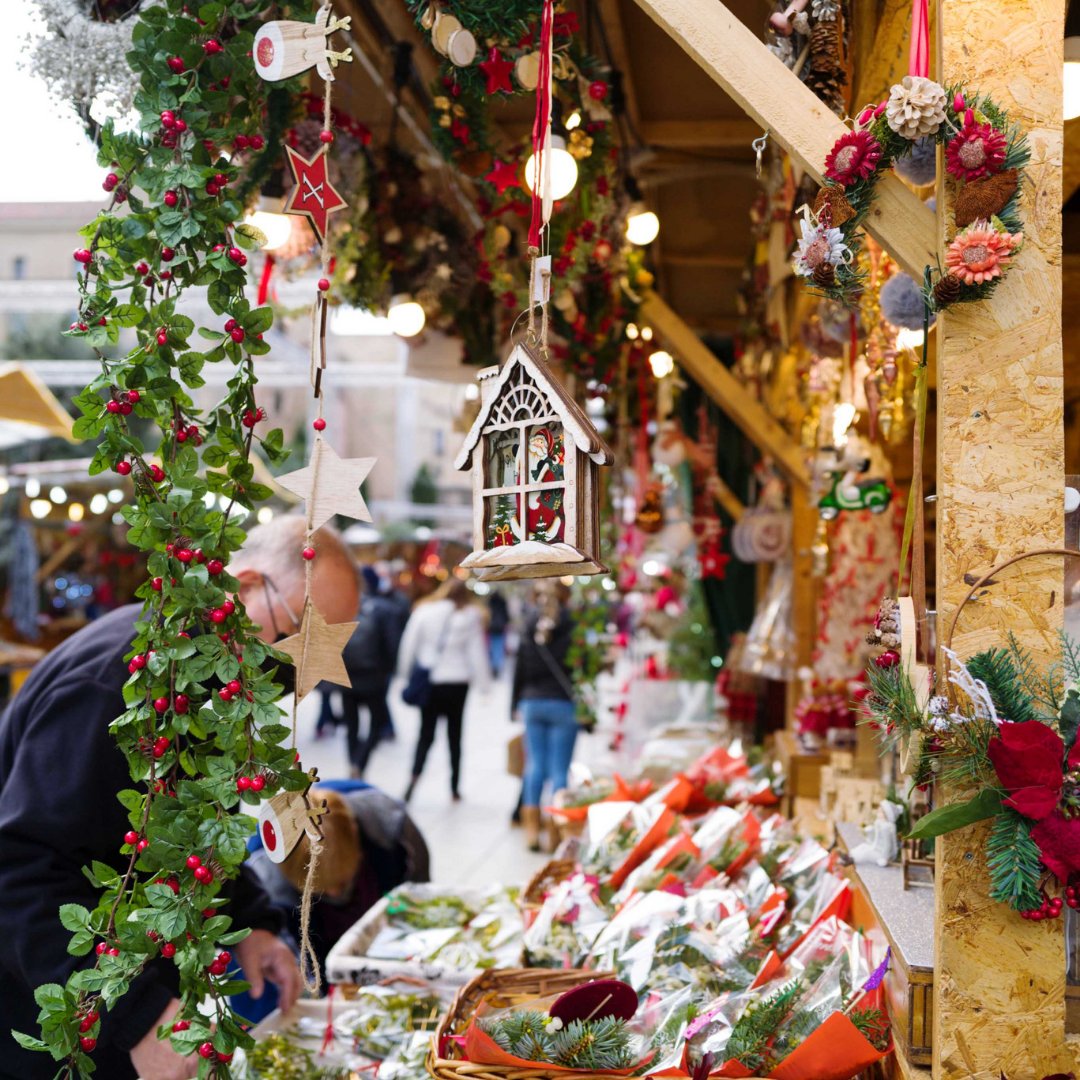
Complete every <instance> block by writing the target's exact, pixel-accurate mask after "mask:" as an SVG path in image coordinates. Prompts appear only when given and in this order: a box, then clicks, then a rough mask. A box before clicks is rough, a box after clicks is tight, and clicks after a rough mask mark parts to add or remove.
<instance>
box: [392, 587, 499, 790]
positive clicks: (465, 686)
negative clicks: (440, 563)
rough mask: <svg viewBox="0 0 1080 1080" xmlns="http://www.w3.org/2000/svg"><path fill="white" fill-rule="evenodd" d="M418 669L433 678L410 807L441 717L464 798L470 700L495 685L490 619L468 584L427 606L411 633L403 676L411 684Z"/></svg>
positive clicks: (405, 641)
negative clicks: (464, 731)
mask: <svg viewBox="0 0 1080 1080" xmlns="http://www.w3.org/2000/svg"><path fill="white" fill-rule="evenodd" d="M415 665H419V666H420V667H422V668H426V669H427V671H428V672H429V673H430V681H431V687H430V693H429V695H428V698H427V701H426V703H425V704H424V705H422V706H421V709H420V739H419V741H418V742H417V744H416V756H415V758H414V759H413V771H412V780H411V781H410V782H409V788H408V790H407V791H406V793H405V801H406V802H408V801H409V799H410V798H412V794H413V792H414V790H415V789H416V783H417V781H418V780H419V779H420V774H421V773H422V772H423V771H424V765H425V763H426V762H427V756H428V751H430V750H431V747H432V744H433V743H434V742H435V731H436V728H437V726H438V723H439V718H440V717H446V734H447V739H448V740H449V743H450V794H451V796H452V797H453V799H454V801H455V802H457V801H458V800H459V799H460V798H461V795H460V782H461V729H462V719H463V717H464V715H465V700H466V698H467V697H468V694H469V689H470V688H471V687H473V686H475V687H477V688H479V689H480V690H486V689H487V687H488V684H489V682H490V680H491V670H490V668H489V666H488V651H487V641H486V638H485V633H484V618H483V613H482V612H481V610H480V608H479V607H478V606H476V605H475V604H474V603H473V602H472V593H471V592H469V590H468V588H467V587H466V585H465V583H464V582H462V581H460V580H458V579H457V578H450V579H449V580H448V581H447V583H446V584H445V585H443V586H441V587H440V588H439V589H438V590H437V591H436V592H435V593H434V594H433V595H432V597H431V599H430V600H427V601H425V602H423V603H421V604H418V605H417V607H416V610H415V611H414V612H413V614H412V618H410V619H409V622H408V624H407V625H406V627H405V636H404V637H403V638H402V641H401V652H400V654H399V658H398V670H399V672H400V673H401V675H403V676H404V677H405V678H406V679H408V678H409V675H410V673H411V672H412V670H413V667H414V666H415Z"/></svg>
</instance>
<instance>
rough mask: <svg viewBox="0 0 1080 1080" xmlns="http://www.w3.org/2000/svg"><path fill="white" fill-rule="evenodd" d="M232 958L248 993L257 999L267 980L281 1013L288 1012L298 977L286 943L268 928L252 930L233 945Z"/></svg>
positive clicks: (296, 993)
mask: <svg viewBox="0 0 1080 1080" xmlns="http://www.w3.org/2000/svg"><path fill="white" fill-rule="evenodd" d="M236 958H237V960H239V961H240V966H241V967H242V968H243V969H244V978H245V979H247V981H248V982H249V983H251V996H252V997H253V998H255V999H258V998H261V997H262V995H263V988H264V986H265V982H266V980H267V979H269V980H270V981H271V982H272V983H273V984H274V985H275V986H276V987H277V988H278V994H279V995H280V1001H279V1003H278V1005H279V1008H280V1009H281V1011H282V1012H288V1010H289V1009H291V1008H292V1007H293V1006H294V1005H295V1004H296V999H297V998H298V997H299V996H300V990H301V988H302V980H301V978H300V969H299V968H298V967H297V966H296V959H295V957H294V956H293V954H292V952H291V950H290V949H289V947H288V945H286V944H285V943H284V942H283V941H281V939H280V938H277V937H275V936H274V935H273V934H271V933H270V931H269V930H252V931H251V933H250V934H248V936H247V937H246V938H244V940H243V941H241V942H240V944H239V945H237V946H236Z"/></svg>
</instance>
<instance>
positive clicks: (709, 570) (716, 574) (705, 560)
mask: <svg viewBox="0 0 1080 1080" xmlns="http://www.w3.org/2000/svg"><path fill="white" fill-rule="evenodd" d="M698 562H699V563H700V565H701V576H702V578H706V579H707V578H712V580H713V581H723V580H724V578H726V577H727V564H728V563H729V562H731V556H730V555H728V554H727V553H726V552H723V551H721V550H720V549H719V547H712V546H710V547H707V548H704V549H703V550H702V552H701V554H700V555H699V556H698Z"/></svg>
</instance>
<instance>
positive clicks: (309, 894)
mask: <svg viewBox="0 0 1080 1080" xmlns="http://www.w3.org/2000/svg"><path fill="white" fill-rule="evenodd" d="M309 846H310V849H311V854H310V855H309V856H308V864H307V876H306V877H305V878H304V892H303V894H302V895H301V897H300V977H301V978H302V979H303V980H304V989H305V990H306V991H307V992H308V993H309V994H311V996H312V997H318V996H319V993H320V991H321V990H322V974H321V973H320V971H319V958H318V957H317V956H316V955H315V949H314V947H313V946H312V944H311V901H312V899H313V898H314V894H315V871H316V870H317V869H318V867H319V856H320V855H322V850H323V849H322V844H320V843H318V842H316V841H314V840H311V839H310V834H309Z"/></svg>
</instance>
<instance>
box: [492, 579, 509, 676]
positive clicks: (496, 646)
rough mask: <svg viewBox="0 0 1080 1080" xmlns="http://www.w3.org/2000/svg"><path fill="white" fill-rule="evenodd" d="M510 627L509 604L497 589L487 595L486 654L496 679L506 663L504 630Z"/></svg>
mask: <svg viewBox="0 0 1080 1080" xmlns="http://www.w3.org/2000/svg"><path fill="white" fill-rule="evenodd" d="M509 629H510V605H509V604H507V602H506V597H505V596H503V594H502V593H501V592H499V591H498V590H497V589H496V590H494V591H493V592H492V594H491V595H490V596H489V597H488V631H487V633H488V655H489V657H490V659H491V673H492V675H494V676H495V678H496V679H497V678H498V677H499V676H500V675H501V674H502V671H503V666H504V665H505V664H506V632H507V630H509Z"/></svg>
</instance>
